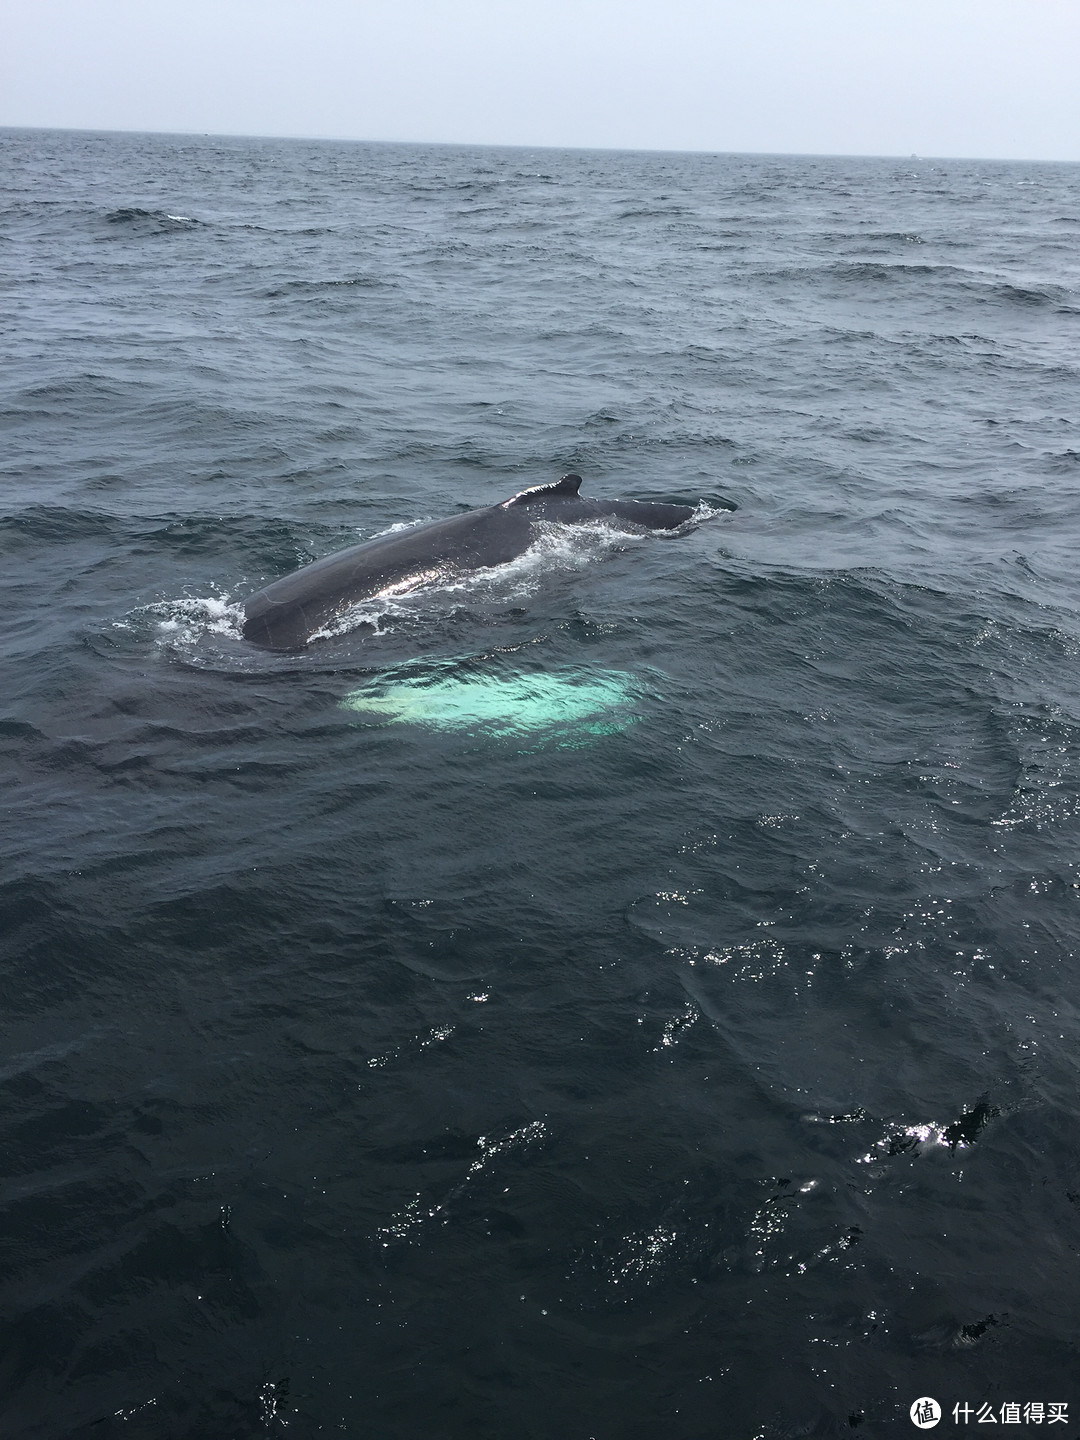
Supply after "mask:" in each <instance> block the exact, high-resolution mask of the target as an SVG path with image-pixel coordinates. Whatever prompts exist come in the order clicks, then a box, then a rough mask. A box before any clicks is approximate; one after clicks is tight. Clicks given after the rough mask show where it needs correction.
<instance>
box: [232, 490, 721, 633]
mask: <svg viewBox="0 0 1080 1440" xmlns="http://www.w3.org/2000/svg"><path fill="white" fill-rule="evenodd" d="M580 487H581V476H580V475H564V476H563V477H562V479H561V480H557V481H555V482H554V483H553V484H551V485H538V486H535V487H534V488H533V489H531V490H522V491H521V493H520V494H518V495H513V496H511V498H510V499H509V500H504V501H502V502H501V503H500V504H498V505H489V506H486V507H485V508H483V509H480V510H470V511H468V512H467V513H466V514H463V515H454V516H452V517H451V518H450V519H448V520H433V521H430V522H429V523H427V524H424V525H417V526H415V527H414V528H412V529H411V530H405V531H397V532H395V533H393V534H390V535H381V536H379V537H378V538H377V539H374V540H368V541H366V542H365V543H364V544H362V545H354V546H352V547H351V548H350V549H348V550H342V551H340V552H339V553H338V554H336V555H328V556H327V557H326V558H325V559H323V560H316V561H315V562H314V563H313V564H311V565H305V566H304V567H303V568H302V569H300V570H296V571H294V572H293V573H292V574H291V575H285V576H283V578H282V579H280V580H275V581H274V582H273V584H271V585H267V586H266V587H265V588H264V589H262V590H260V591H259V592H258V593H257V594H256V595H253V596H252V597H251V598H250V599H249V600H248V601H247V602H246V604H245V606H244V638H245V639H247V640H251V641H252V642H253V643H254V644H256V645H262V646H265V647H267V648H268V649H271V650H294V649H298V648H299V647H300V646H302V645H305V644H306V643H307V642H308V641H309V640H310V639H311V638H312V637H313V636H314V635H316V634H317V633H318V632H319V631H320V630H322V629H323V628H324V627H325V626H326V625H327V624H328V623H330V622H331V621H333V620H334V619H336V618H337V617H338V616H340V615H342V614H344V613H345V612H346V611H347V610H348V609H349V608H350V607H351V606H352V605H355V604H357V603H358V602H359V601H362V600H366V599H370V598H372V597H374V596H378V595H382V594H396V595H401V594H406V593H408V592H409V591H410V590H415V589H418V588H419V587H420V586H422V585H430V584H436V583H439V582H440V581H449V580H453V579H456V578H458V577H460V576H462V575H468V574H470V573H472V572H474V571H477V570H481V569H484V568H487V567H490V566H493V565H503V564H506V563H507V562H508V561H510V560H514V559H516V558H517V557H518V556H519V555H523V554H524V553H525V551H526V550H527V549H528V548H529V546H530V545H531V544H532V543H533V540H534V539H535V534H536V526H537V524H538V523H539V522H541V521H555V522H557V523H559V524H570V525H580V524H587V523H588V522H590V521H592V522H597V521H603V520H610V519H617V520H620V521H622V522H624V523H627V524H629V525H632V526H635V527H640V528H641V529H643V530H677V529H679V528H680V527H681V526H683V525H687V524H688V523H689V522H690V521H691V520H692V519H693V518H694V515H695V513H696V512H695V510H694V509H693V508H692V507H691V506H689V505H666V504H660V503H656V502H652V501H645V500H586V499H583V498H582V497H581V496H580V495H579V493H578V491H579V489H580ZM727 504H728V508H731V509H733V508H734V506H731V505H730V502H727Z"/></svg>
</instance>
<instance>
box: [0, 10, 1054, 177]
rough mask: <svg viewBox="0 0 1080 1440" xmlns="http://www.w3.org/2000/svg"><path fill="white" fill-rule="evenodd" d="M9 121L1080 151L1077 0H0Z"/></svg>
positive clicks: (349, 134)
mask: <svg viewBox="0 0 1080 1440" xmlns="http://www.w3.org/2000/svg"><path fill="white" fill-rule="evenodd" d="M0 124H3V125H39V126H72V127H76V128H89V129H116V130H173V131H195V132H211V133H228V134H245V135H307V136H337V137H342V138H350V139H361V140H435V141H461V142H481V143H486V144H506V145H571V146H618V147H626V148H634V149H638V148H643V149H675V150H743V151H746V150H749V151H753V150H758V151H781V152H799V151H802V152H811V153H819V154H829V153H833V154H849V155H850V154H872V155H895V154H900V155H907V154H911V153H912V152H915V153H917V154H920V155H959V156H996V157H1001V158H1026V159H1047V160H1080V0H0Z"/></svg>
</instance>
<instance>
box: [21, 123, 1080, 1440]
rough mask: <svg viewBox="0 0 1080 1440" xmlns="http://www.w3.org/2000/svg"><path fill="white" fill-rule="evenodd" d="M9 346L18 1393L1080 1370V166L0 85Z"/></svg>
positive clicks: (552, 1418)
mask: <svg viewBox="0 0 1080 1440" xmlns="http://www.w3.org/2000/svg"><path fill="white" fill-rule="evenodd" d="M0 358H2V364H0V434H2V444H0V543H2V546H3V556H4V559H3V566H2V569H0V594H2V605H0V753H2V757H3V758H2V793H3V806H2V812H0V825H2V841H0V977H2V989H0V1032H2V1052H0V1078H2V1103H0V1155H2V1157H3V1162H2V1187H0V1205H2V1210H0V1215H2V1223H0V1261H2V1272H0V1280H2V1287H0V1323H2V1331H0V1376H2V1384H0V1432H2V1433H3V1435H4V1436H5V1437H7V1436H11V1437H20V1440H22V1437H33V1440H52V1437H93V1440H112V1437H124V1440H159V1437H177V1440H180V1437H184V1440H186V1437H210V1440H247V1437H262V1436H280V1437H288V1440H306V1437H308V1436H316V1435H323V1434H327V1435H329V1434H335V1435H336V1434H345V1435H348V1436H353V1437H357V1440H421V1437H423V1440H510V1437H513V1440H519V1437H528V1440H730V1437H737V1440H780V1437H796V1436H840V1435H850V1434H854V1433H858V1434H863V1435H877V1434H885V1433H889V1434H893V1433H895V1434H904V1435H907V1434H914V1433H916V1431H915V1428H914V1427H913V1425H912V1422H911V1420H910V1419H909V1408H910V1406H911V1405H912V1402H914V1401H915V1400H916V1399H919V1398H921V1397H932V1398H934V1399H936V1400H937V1402H938V1404H939V1405H940V1406H941V1408H942V1410H943V1412H944V1413H943V1418H942V1421H941V1424H940V1427H939V1428H938V1431H937V1433H938V1434H946V1433H949V1434H958V1433H959V1432H960V1431H961V1430H965V1431H966V1430H967V1429H968V1427H971V1428H973V1427H975V1426H976V1425H977V1424H981V1423H989V1422H988V1421H987V1420H986V1419H985V1416H986V1415H987V1414H988V1413H989V1414H990V1415H992V1416H993V1423H996V1424H999V1425H1001V1424H1008V1423H1017V1424H1019V1425H1022V1426H1023V1427H1024V1433H1030V1430H1029V1429H1028V1427H1029V1426H1032V1425H1034V1424H1036V1423H1037V1422H1036V1419H1035V1418H1034V1417H1035V1416H1036V1415H1040V1414H1041V1416H1042V1417H1043V1420H1044V1430H1045V1429H1049V1428H1050V1427H1049V1424H1048V1421H1049V1418H1050V1416H1051V1414H1052V1413H1054V1412H1053V1411H1052V1410H1051V1407H1052V1406H1057V1407H1059V1409H1058V1411H1057V1412H1056V1413H1058V1414H1061V1413H1065V1414H1066V1415H1067V1419H1068V1425H1069V1426H1072V1427H1075V1426H1076V1425H1077V1424H1080V1383H1078V1381H1080V1300H1078V1296H1080V1122H1078V1084H1080V959H1078V950H1080V566H1078V563H1077V554H1078V548H1080V167H1077V166H1066V165H1043V164H1013V163H1009V164H1005V163H1001V164H998V163H990V162H982V161H980V162H971V161H960V160H927V159H922V158H918V159H917V158H915V157H914V156H913V157H911V158H910V159H881V160H874V159H836V158H813V157H778V156H740V155H705V154H695V155H677V154H629V153H616V152H584V151H581V152H559V151H552V150H524V149H505V150H500V149H481V148H445V147H424V146H405V145H402V146H393V145H360V144H336V143H313V142H311V143H309V142H299V141H279V140H252V139H228V138H225V139H223V138H217V137H211V136H205V137H199V136H141V135H110V134H89V133H59V132H57V133H50V132H42V131H38V132H31V131H21V132H20V131H12V130H9V131H3V132H0ZM569 470H575V471H577V472H579V473H580V474H581V475H582V476H583V477H584V483H583V487H582V493H583V494H587V495H590V496H592V497H595V498H600V499H603V498H605V497H615V496H624V497H634V498H641V499H654V500H659V499H668V500H672V499H674V500H678V501H680V502H685V503H689V504H692V505H695V506H698V507H699V510H698V519H697V522H696V523H695V524H694V525H693V526H692V527H690V528H689V529H688V530H687V531H686V533H679V534H672V535H656V534H653V535H643V534H637V533H634V532H633V530H632V527H625V526H624V527H623V528H622V529H621V530H620V529H619V527H618V526H617V525H615V524H612V525H599V526H592V527H585V528H584V529H573V528H570V527H558V526H547V527H544V528H543V531H542V533H541V532H539V531H538V533H537V536H536V542H535V544H534V545H533V547H532V548H531V549H530V550H529V551H528V552H527V554H526V555H525V556H524V557H522V558H521V559H519V560H518V561H515V562H513V563H512V564H510V565H507V566H503V567H496V568H494V569H491V570H489V571H486V572H483V573H481V574H478V575H476V576H474V577H471V578H466V579H458V580H456V581H455V582H454V583H443V582H441V581H439V580H438V579H436V580H434V581H433V582H431V583H429V584H427V585H426V586H423V587H421V588H420V589H418V590H416V591H414V592H412V593H409V594H395V595H387V596H385V597H383V598H381V599H377V600H375V601H372V602H370V603H369V604H368V605H367V606H366V607H362V608H361V609H360V610H358V611H357V612H355V613H352V614H351V615H350V616H348V617H346V619H345V620H343V621H342V622H341V623H340V624H338V625H337V626H335V627H332V629H333V633H330V634H328V635H327V636H325V637H323V638H319V639H316V640H313V641H312V642H310V643H309V644H308V645H307V646H306V647H304V649H303V650H302V651H297V652H291V653H284V654H274V653H269V652H266V651H263V650H259V649H257V648H255V647H254V646H253V645H251V644H250V643H248V642H245V641H244V640H243V638H242V636H241V634H240V629H239V622H240V619H241V617H242V606H243V601H244V598H245V596H248V595H251V594H252V593H254V592H255V591H256V590H258V589H259V588H260V587H261V586H263V585H264V584H266V583H267V582H268V581H270V580H272V579H274V578H276V577H278V576H281V575H283V574H286V573H287V572H289V571H290V570H291V569H293V568H295V567H296V566H298V565H300V564H303V563H305V562H307V561H310V560H312V559H314V558H317V557H320V556H323V555H327V554H331V553H332V552H334V551H335V550H337V549H341V548H343V547H345V546H348V545H351V544H354V543H356V542H357V541H358V540H361V539H365V538H368V537H371V536H374V535H377V534H379V533H382V532H384V531H387V530H389V529H391V528H392V527H394V526H402V525H409V524H412V523H414V522H416V521H419V520H427V519H433V518H438V517H440V516H447V515H453V514H456V513H459V512H460V511H461V510H463V509H465V508H468V507H473V506H481V505H489V504H493V503H495V502H496V501H501V500H503V499H506V498H507V497H508V496H510V495H512V494H514V493H515V492H517V491H519V490H521V489H522V488H524V487H526V486H531V485H537V484H543V483H545V482H549V481H553V480H555V479H557V478H558V476H559V475H561V474H562V473H563V472H565V471H569ZM725 501H731V502H733V503H734V504H735V505H736V506H737V507H738V508H737V509H736V510H735V511H733V512H725V510H724V502H725ZM1012 1405H1015V1406H1017V1407H1018V1409H1017V1411H1016V1414H1017V1415H1018V1416H1019V1419H1017V1420H1015V1421H1011V1420H1010V1417H1011V1416H1012V1415H1013V1412H1012V1411H1011V1410H1009V1409H1008V1407H1009V1406H1012ZM954 1406H957V1407H961V1408H960V1409H959V1410H958V1411H956V1412H954V1408H953V1407H954ZM965 1406H966V1407H969V1411H968V1415H967V1416H966V1417H965V1411H964V1409H963V1407H965ZM1033 1406H1034V1407H1038V1406H1042V1407H1043V1409H1042V1411H1041V1412H1040V1411H1038V1410H1037V1409H1034V1410H1033V1409H1032V1408H1031V1407H1033ZM1061 1406H1067V1407H1068V1409H1067V1410H1066V1411H1065V1412H1062V1411H1061V1409H1060V1407H1061ZM1003 1407H1005V1408H1004V1409H1003ZM1023 1407H1028V1408H1027V1409H1026V1410H1025V1409H1024V1408H1023ZM980 1414H981V1415H982V1416H983V1417H984V1418H983V1419H982V1420H980V1419H979V1418H978V1417H979V1416H980ZM1009 1433H1019V1432H1009ZM1070 1433H1072V1431H1071V1430H1070V1429H1067V1428H1066V1426H1065V1425H1062V1426H1061V1428H1060V1429H1056V1430H1053V1429H1051V1430H1050V1434H1051V1435H1052V1436H1055V1435H1056V1436H1062V1437H1067V1436H1068V1434H1070Z"/></svg>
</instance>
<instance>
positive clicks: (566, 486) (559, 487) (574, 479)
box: [503, 475, 581, 506]
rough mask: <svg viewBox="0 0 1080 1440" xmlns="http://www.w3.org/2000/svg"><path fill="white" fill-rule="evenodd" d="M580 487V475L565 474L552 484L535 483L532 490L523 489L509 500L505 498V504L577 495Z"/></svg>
mask: <svg viewBox="0 0 1080 1440" xmlns="http://www.w3.org/2000/svg"><path fill="white" fill-rule="evenodd" d="M580 489H581V476H580V475H564V476H563V477H562V479H561V480H553V481H552V482H551V484H550V485H534V486H533V487H532V489H531V490H522V491H521V492H520V493H519V494H517V495H512V496H511V497H510V499H509V500H504V501H503V505H504V506H506V505H527V504H528V503H529V501H530V500H541V499H544V500H546V499H547V497H548V496H549V495H576V494H577V493H578V491H579V490H580Z"/></svg>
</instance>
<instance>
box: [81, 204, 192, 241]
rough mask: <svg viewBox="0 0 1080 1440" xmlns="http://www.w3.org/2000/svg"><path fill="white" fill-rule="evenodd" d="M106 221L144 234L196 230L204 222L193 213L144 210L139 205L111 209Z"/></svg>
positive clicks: (168, 233) (165, 233)
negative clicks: (173, 213) (192, 214)
mask: <svg viewBox="0 0 1080 1440" xmlns="http://www.w3.org/2000/svg"><path fill="white" fill-rule="evenodd" d="M105 222H106V224H108V225H115V226H117V227H120V228H123V229H126V230H129V231H133V232H136V233H139V234H143V235H150V234H153V235H170V234H174V233H175V232H176V231H178V230H194V229H196V228H198V227H199V226H201V225H202V223H203V222H202V221H201V220H196V219H195V218H194V216H191V215H172V214H170V213H169V212H168V211H167V210H144V209H142V208H141V207H139V206H137V205H130V206H124V207H122V208H121V209H119V210H110V211H109V212H108V213H107V214H106V216H105Z"/></svg>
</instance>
